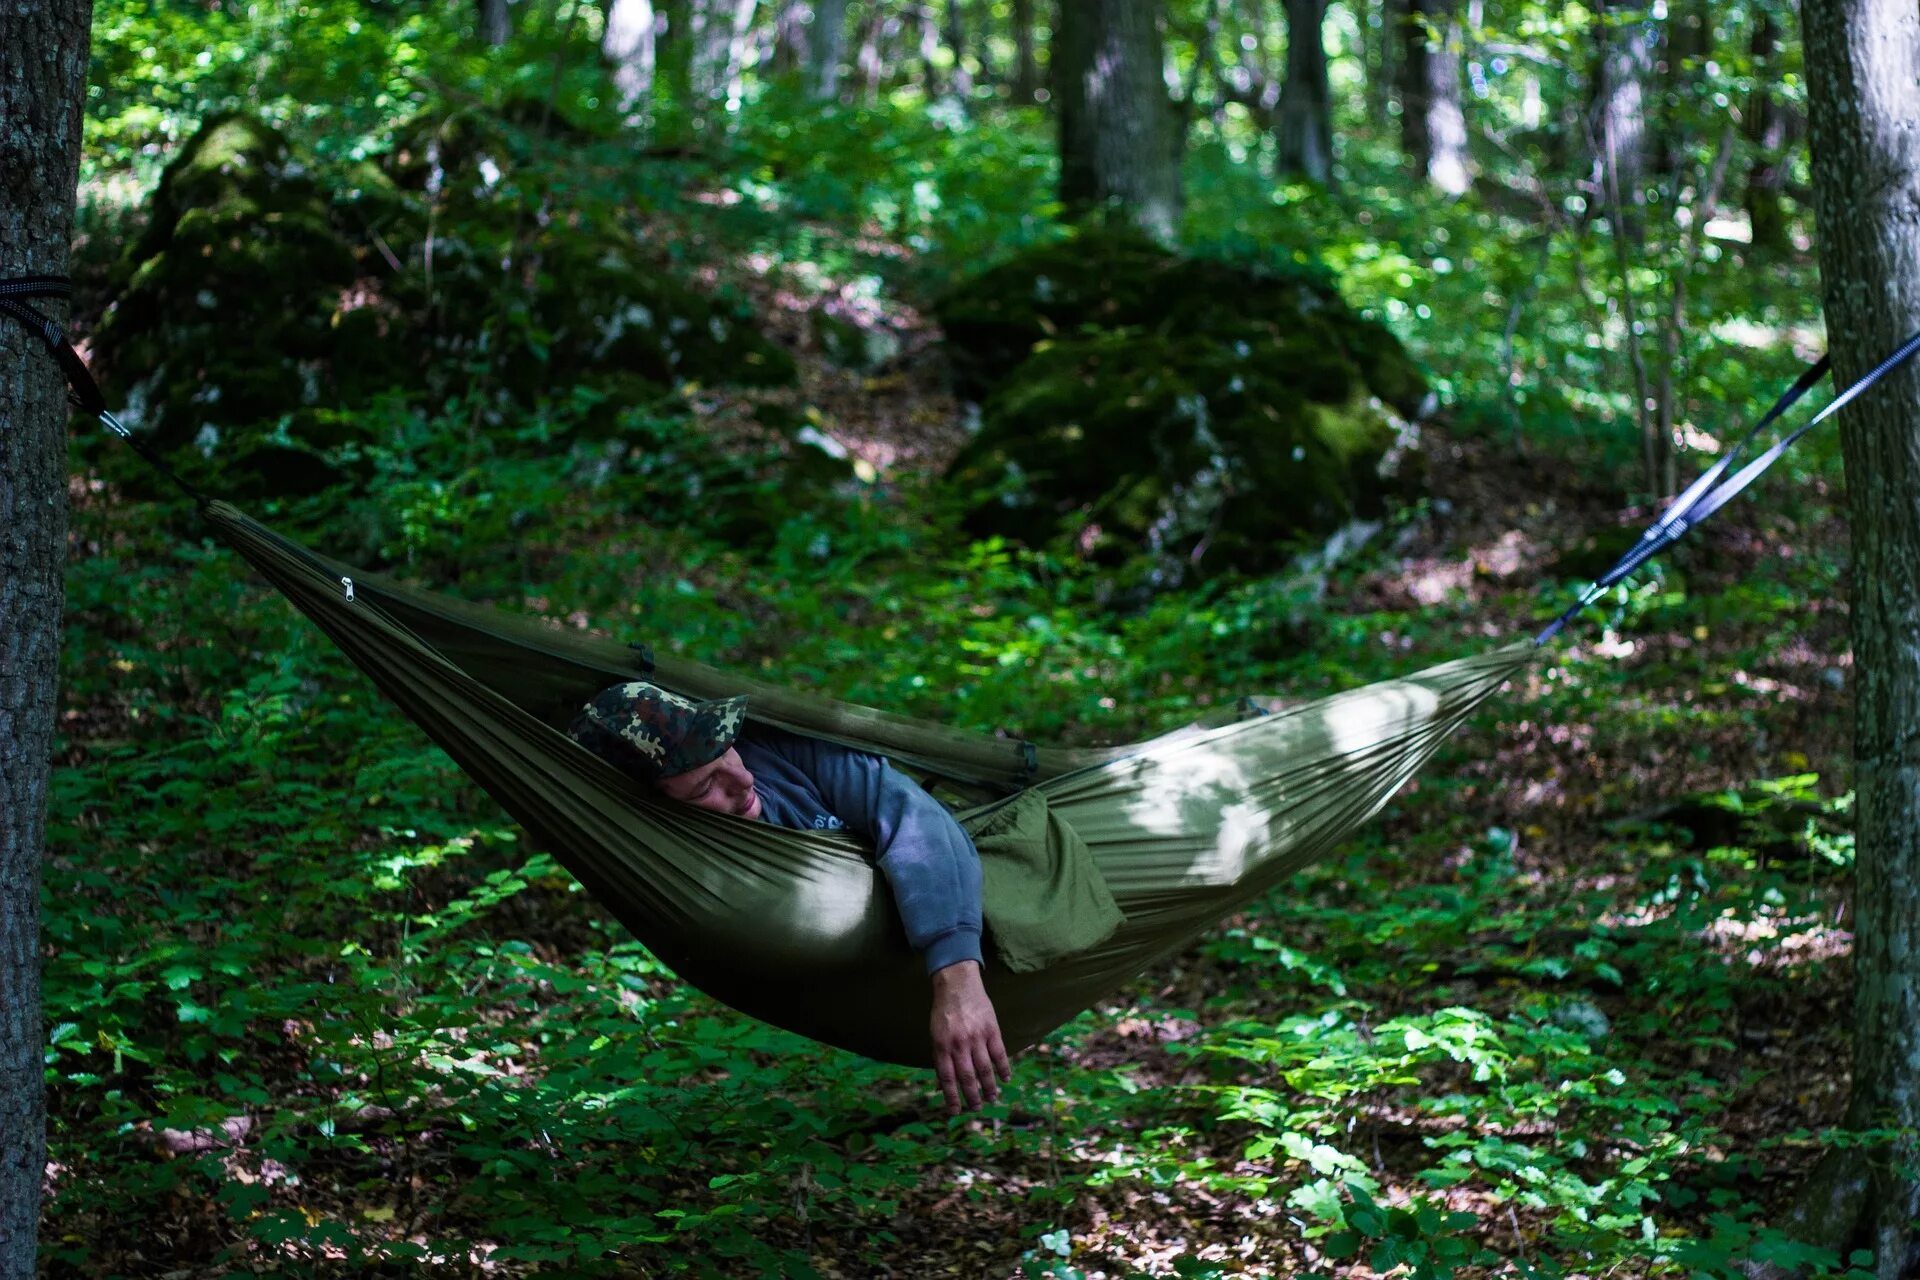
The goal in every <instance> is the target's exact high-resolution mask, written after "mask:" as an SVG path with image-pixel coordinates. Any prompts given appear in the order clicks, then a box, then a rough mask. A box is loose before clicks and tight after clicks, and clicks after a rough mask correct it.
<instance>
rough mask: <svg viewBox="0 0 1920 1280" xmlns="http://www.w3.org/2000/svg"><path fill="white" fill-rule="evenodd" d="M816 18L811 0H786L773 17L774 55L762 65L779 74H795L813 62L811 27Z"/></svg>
mask: <svg viewBox="0 0 1920 1280" xmlns="http://www.w3.org/2000/svg"><path fill="white" fill-rule="evenodd" d="M812 21H813V6H812V5H811V4H809V3H807V0H783V3H782V4H781V5H780V6H779V9H778V11H777V12H776V13H775V14H774V17H773V56H772V57H770V58H768V59H767V60H766V61H765V62H764V63H762V64H761V65H762V66H765V67H767V68H769V69H770V70H771V71H772V72H773V73H774V74H775V75H776V76H791V75H793V74H794V73H795V72H797V71H799V70H800V68H802V67H805V66H809V65H811V63H812V59H811V57H810V56H809V55H808V50H809V48H810V47H811V45H812V41H811V40H810V39H809V32H808V30H807V28H808V26H809V25H810V24H811V23H812Z"/></svg>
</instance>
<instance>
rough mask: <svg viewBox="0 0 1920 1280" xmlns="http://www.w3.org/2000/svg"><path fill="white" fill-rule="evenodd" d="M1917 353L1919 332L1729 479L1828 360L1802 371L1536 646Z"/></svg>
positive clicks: (1826, 367)
mask: <svg viewBox="0 0 1920 1280" xmlns="http://www.w3.org/2000/svg"><path fill="white" fill-rule="evenodd" d="M1916 353H1920V333H1916V334H1914V335H1913V336H1912V337H1910V338H1908V339H1907V340H1906V341H1905V342H1903V343H1901V344H1900V346H1899V347H1898V348H1897V349H1896V350H1895V351H1894V353H1893V354H1892V355H1890V356H1888V357H1887V358H1886V359H1884V360H1882V361H1881V362H1880V363H1879V364H1877V365H1875V366H1874V367H1873V368H1872V369H1871V370H1870V371H1868V372H1867V373H1866V374H1865V375H1864V376H1862V377H1861V379H1860V380H1859V381H1858V382H1856V383H1854V384H1853V385H1852V386H1850V387H1848V388H1847V389H1846V390H1844V391H1842V392H1841V393H1840V394H1839V395H1837V396H1835V397H1834V398H1833V399H1832V400H1831V401H1829V402H1828V403H1827V405H1826V407H1825V408H1823V409H1821V410H1820V412H1819V413H1816V414H1814V415H1813V417H1812V418H1810V419H1809V420H1808V421H1807V422H1806V423H1805V424H1804V425H1802V426H1800V427H1798V428H1796V429H1795V430H1793V431H1791V432H1789V433H1788V434H1786V435H1784V436H1782V437H1781V438H1780V439H1778V440H1776V441H1775V442H1774V443H1773V444H1772V445H1771V446H1769V447H1768V448H1767V450H1766V451H1765V452H1764V453H1761V454H1760V455H1758V456H1757V457H1755V458H1754V459H1752V460H1751V461H1750V462H1748V463H1747V464H1746V465H1745V466H1743V467H1741V468H1740V469H1739V470H1738V471H1736V472H1734V473H1733V474H1732V475H1730V476H1729V475H1727V471H1728V469H1729V468H1731V467H1732V466H1733V464H1734V463H1735V462H1737V461H1739V458H1740V455H1741V454H1742V453H1744V452H1745V451H1746V449H1747V447H1748V446H1749V445H1751V444H1752V443H1753V442H1754V440H1755V439H1757V438H1758V437H1759V435H1760V433H1761V432H1763V431H1765V430H1766V429H1767V428H1768V427H1770V426H1772V425H1773V423H1774V422H1775V421H1777V420H1778V419H1779V417H1780V415H1782V414H1784V413H1785V412H1786V411H1787V410H1788V409H1790V408H1792V407H1793V406H1794V405H1795V404H1797V403H1799V401H1800V399H1801V398H1802V397H1803V396H1805V395H1806V394H1807V392H1809V391H1811V390H1812V389H1813V387H1814V384H1816V383H1818V382H1819V381H1820V380H1821V379H1822V378H1824V377H1826V375H1827V372H1828V370H1829V369H1830V368H1831V367H1832V366H1831V362H1830V360H1829V358H1828V357H1827V356H1824V355H1823V356H1821V357H1820V358H1819V359H1818V360H1815V361H1814V362H1813V363H1812V364H1810V365H1808V366H1807V368H1806V370H1805V371H1804V372H1802V373H1801V375H1800V376H1799V377H1798V378H1796V379H1795V380H1794V383H1793V385H1792V386H1791V387H1788V388H1787V389H1786V391H1784V392H1783V393H1781V396H1780V398H1779V399H1778V400H1775V401H1774V402H1773V405H1772V407H1770V408H1769V409H1768V410H1767V411H1766V413H1765V414H1763V415H1762V416H1761V418H1760V421H1758V422H1756V423H1754V424H1753V426H1752V428H1750V429H1749V430H1748V431H1747V433H1746V434H1745V435H1743V436H1741V437H1740V439H1739V440H1738V441H1736V442H1735V444H1734V446H1733V448H1731V449H1729V450H1727V451H1726V452H1725V453H1724V454H1722V455H1721V456H1720V458H1719V460H1718V461H1716V462H1715V463H1714V464H1713V465H1712V466H1710V467H1708V468H1707V469H1706V470H1705V471H1703V472H1701V473H1700V476H1699V478H1698V479H1696V480H1695V481H1694V482H1693V483H1692V484H1690V485H1688V486H1687V487H1686V489H1685V491H1684V492H1682V493H1681V494H1680V496H1679V497H1677V498H1675V499H1674V500H1673V501H1672V502H1671V503H1669V504H1668V505H1667V509H1666V510H1665V511H1663V512H1661V513H1660V518H1659V519H1657V520H1655V521H1654V522H1653V523H1652V524H1650V525H1648V526H1647V528H1646V532H1644V533H1642V534H1641V535H1640V541H1638V542H1636V543H1635V544H1634V545H1633V546H1632V547H1630V548H1629V549H1628V550H1627V553H1626V554H1625V555H1623V556H1621V557H1620V559H1619V560H1618V561H1617V562H1616V563H1615V564H1614V566H1613V567H1612V568H1611V569H1609V570H1607V571H1606V572H1605V573H1604V574H1602V575H1601V576H1600V577H1599V578H1597V579H1595V580H1594V581H1593V582H1592V583H1591V584H1589V585H1588V586H1587V588H1586V590H1584V591H1582V592H1581V593H1580V597H1579V599H1577V600H1575V601H1574V602H1573V604H1572V605H1570V606H1568V608H1567V611H1566V612H1565V613H1562V614H1561V615H1560V616H1559V617H1558V618H1555V619H1554V620H1553V622H1552V623H1551V624H1549V625H1548V627H1547V628H1546V630H1544V631H1542V632H1541V633H1540V634H1539V635H1537V636H1535V637H1534V638H1533V642H1534V644H1536V645H1543V644H1545V643H1546V642H1547V641H1549V640H1551V639H1553V637H1554V636H1556V635H1558V634H1559V633H1560V630H1561V629H1562V628H1563V627H1565V626H1566V625H1567V624H1568V623H1569V622H1572V621H1573V620H1574V619H1575V618H1577V617H1579V616H1580V612H1581V611H1582V610H1583V609H1585V608H1586V607H1587V606H1588V605H1590V604H1592V603H1593V602H1594V601H1596V600H1598V599H1599V598H1600V597H1601V596H1603V595H1605V594H1606V593H1607V592H1608V591H1609V590H1611V589H1612V588H1613V587H1614V586H1616V585H1618V584H1619V583H1620V581H1621V580H1622V579H1624V578H1626V577H1627V576H1628V575H1629V574H1631V573H1632V572H1634V570H1636V569H1638V568H1639V567H1640V566H1641V565H1643V564H1645V563H1646V562H1647V561H1648V560H1651V559H1652V558H1653V557H1654V556H1656V555H1658V554H1660V553H1661V552H1662V551H1665V550H1666V549H1667V548H1668V547H1670V546H1672V545H1673V544H1674V543H1675V542H1678V541H1679V540H1680V538H1681V536H1682V535H1683V534H1685V533H1686V531H1687V530H1688V529H1691V528H1693V527H1694V526H1695V525H1697V524H1700V523H1701V522H1703V521H1704V520H1706V519H1707V517H1709V516H1711V515H1712V514H1713V513H1714V512H1716V511H1718V510H1719V509H1720V508H1722V507H1724V506H1726V505H1727V503H1729V502H1731V501H1732V500H1733V499H1734V498H1736V497H1738V496H1739V495H1740V492H1741V491H1742V490H1743V489H1745V488H1746V487H1747V486H1748V485H1750V484H1752V483H1753V482H1754V481H1755V480H1758V479H1759V478H1760V476H1761V475H1762V473H1764V472H1765V471H1766V470H1767V468H1768V467H1771V466H1772V465H1773V464H1774V463H1776V462H1778V461H1779V460H1780V457H1781V455H1782V454H1784V453H1786V451H1787V450H1788V449H1790V448H1792V447H1793V445H1794V443H1795V442H1796V441H1798V440H1799V439H1800V437H1801V436H1804V435H1806V434H1807V432H1809V431H1811V430H1813V429H1814V428H1815V427H1817V426H1819V425H1820V424H1821V423H1822V422H1824V421H1826V419H1828V418H1830V417H1832V416H1833V415H1834V414H1835V413H1838V412H1839V411H1840V410H1841V409H1843V408H1845V407H1846V406H1847V405H1849V404H1852V403H1853V402H1854V401H1855V400H1857V399H1859V398H1860V397H1861V396H1862V395H1864V394H1865V393H1866V392H1867V390H1868V389H1869V388H1871V387H1872V386H1873V385H1874V384H1875V383H1877V382H1879V381H1880V380H1881V379H1882V378H1884V377H1886V376H1887V375H1888V374H1890V373H1892V372H1893V371H1894V370H1896V369H1898V368H1899V367H1900V366H1901V365H1903V364H1905V363H1906V362H1907V361H1909V360H1911V359H1913V357H1914V355H1915V354H1916ZM1722 477H1725V478H1724V479H1723V478H1722Z"/></svg>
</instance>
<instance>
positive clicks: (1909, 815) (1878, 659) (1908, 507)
mask: <svg viewBox="0 0 1920 1280" xmlns="http://www.w3.org/2000/svg"><path fill="white" fill-rule="evenodd" d="M1801 21H1802V22H1803V24H1804V26H1805V42H1806V45H1805V48H1806V67H1807V89H1808V93H1807V105H1808V123H1809V129H1810V133H1811V142H1812V159H1813V204H1814V216H1815V220H1816V222H1817V224H1818V227H1819V233H1820V277H1821V293H1822V301H1823V304H1824V306H1825V309H1826V317H1827V335H1828V345H1829V348H1830V349H1831V351H1832V353H1833V375H1834V379H1835V381H1836V382H1837V383H1839V384H1842V385H1844V384H1846V383H1850V382H1852V381H1853V380H1854V379H1856V378H1858V377H1859V376H1860V375H1861V374H1863V373H1865V372H1866V371H1867V370H1868V369H1869V368H1871V367H1872V365H1873V364H1874V362H1875V361H1877V360H1878V359H1879V358H1880V357H1881V356H1883V355H1885V354H1886V353H1888V352H1890V351H1892V350H1893V349H1894V347H1895V346H1897V345H1898V344H1899V343H1900V342H1901V340H1903V339H1904V338H1905V337H1906V336H1907V335H1908V334H1909V333H1911V332H1913V330H1915V329H1916V328H1920V135H1917V134H1916V132H1915V130H1914V121H1916V120H1920V83H1916V81H1915V78H1914V68H1916V67H1920V10H1917V9H1916V8H1915V7H1914V5H1913V3H1912V0H1803V3H1802V6H1801ZM1840 441H1841V446H1842V449H1843V452H1844V457H1845V460H1846V471H1847V507H1848V523H1849V528H1850V530H1851V535H1852V539H1853V569H1852V577H1853V583H1854V589H1853V606H1852V627H1853V660H1854V670H1855V671H1856V672H1858V684H1857V686H1856V689H1857V692H1856V695H1855V700H1856V710H1855V715H1856V717H1857V719H1856V723H1855V726H1854V757H1855V786H1856V795H1857V802H1856V803H1857V808H1856V810H1855V833H1856V840H1857V854H1856V856H1857V858H1858V862H1857V864H1856V868H1855V877H1856V885H1855V891H1854V899H1853V901H1854V911H1855V915H1854V925H1853V931H1854V943H1853V967H1854V1002H1853V1022H1854V1037H1853V1092H1852V1096H1851V1099H1850V1102H1849V1105H1848V1110H1847V1124H1848V1126H1849V1127H1852V1128H1869V1127H1873V1128H1881V1127H1885V1128H1893V1129H1900V1130H1904V1131H1905V1134H1906V1136H1905V1137H1903V1138H1901V1139H1899V1140H1897V1141H1895V1142H1894V1143H1892V1144H1891V1145H1890V1146H1889V1147H1882V1148H1879V1149H1875V1150H1861V1149H1857V1148H1856V1149H1851V1150H1844V1149H1843V1150H1838V1151H1835V1152H1832V1153H1830V1154H1829V1156H1828V1158H1827V1160H1826V1161H1825V1162H1824V1163H1823V1168H1822V1169H1821V1170H1820V1171H1819V1173H1818V1174H1817V1175H1816V1181H1815V1184H1814V1188H1813V1194H1812V1195H1811V1196H1810V1197H1809V1198H1808V1200H1807V1201H1806V1202H1805V1203H1804V1204H1803V1206H1802V1215H1801V1218H1800V1222H1799V1225H1801V1226H1802V1227H1803V1228H1812V1230H1811V1231H1810V1233H1809V1234H1810V1236H1811V1237H1812V1238H1813V1242H1814V1243H1819V1244H1827V1245H1831V1246H1836V1247H1839V1248H1841V1249H1842V1250H1846V1249H1850V1248H1852V1247H1854V1246H1856V1245H1864V1246H1865V1247H1868V1248H1871V1249H1872V1250H1873V1253H1874V1258H1875V1262H1874V1270H1875V1273H1876V1274H1877V1275H1878V1276H1879V1277H1881V1280H1896V1277H1898V1276H1901V1275H1903V1274H1906V1271H1905V1268H1906V1267H1907V1265H1908V1263H1909V1262H1910V1261H1911V1258H1910V1256H1909V1251H1910V1249H1911V1247H1912V1245H1913V1243H1914V1241H1913V1225H1912V1224H1913V1222H1914V1219H1915V1218H1916V1216H1920V1180H1916V1179H1915V1177H1914V1175H1913V1173H1912V1170H1913V1169H1914V1167H1915V1166H1916V1164H1920V1141H1916V1140H1915V1138H1914V1137H1913V1134H1914V1132H1915V1131H1916V1130H1920V910H1917V909H1916V904H1917V903H1920V374H1916V373H1915V372H1914V371H1913V369H1912V368H1911V367H1909V368H1908V369H1907V370H1905V371H1903V372H1901V373H1899V374H1896V375H1894V376H1892V377H1891V378H1889V379H1888V380H1887V384H1886V386H1885V389H1884V390H1881V391H1877V392H1875V393H1874V394H1872V395H1869V396H1867V397H1865V398H1863V399H1862V400H1861V401H1860V402H1859V403H1858V404H1856V405H1854V406H1852V407H1850V408H1848V409H1846V410H1844V411H1843V412H1842V415H1841V424H1840ZM1903 1166H1904V1170H1905V1172H1902V1167H1903Z"/></svg>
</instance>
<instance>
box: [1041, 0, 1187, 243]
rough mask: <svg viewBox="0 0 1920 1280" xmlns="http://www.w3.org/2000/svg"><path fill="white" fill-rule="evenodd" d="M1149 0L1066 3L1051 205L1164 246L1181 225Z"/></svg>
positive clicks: (1170, 121)
mask: <svg viewBox="0 0 1920 1280" xmlns="http://www.w3.org/2000/svg"><path fill="white" fill-rule="evenodd" d="M1158 9H1159V6H1158V5H1157V4H1155V3H1153V0H1065V2H1064V3H1062V4H1061V6H1060V16H1059V19H1058V24H1057V25H1056V26H1055V28H1054V35H1053V65H1054V89H1055V93H1056V95H1057V96H1058V99H1059V120H1060V202H1061V203H1062V204H1063V205H1065V206H1066V208H1067V209H1068V210H1069V212H1072V213H1076V214H1077V213H1086V212H1090V211H1095V210H1107V211H1109V212H1113V213H1118V214H1119V215H1120V216H1122V217H1125V218H1127V219H1128V220H1130V221H1132V222H1133V223H1134V224H1135V225H1137V226H1139V227H1140V228H1141V229H1143V230H1145V231H1146V232H1147V233H1148V234H1150V235H1153V236H1156V237H1158V238H1160V239H1162V240H1169V241H1170V240H1172V239H1174V237H1175V236H1176V235H1177V234H1178V232H1179V226H1180V165H1179V157H1178V155H1177V154H1176V153H1175V134H1174V118H1173V106H1172V104H1171V103H1170V102H1169V101H1168V99H1167V89H1166V83H1165V81H1164V80H1163V79H1162V68H1161V61H1162V57H1161V42H1160V27H1159V23H1158V21H1157V18H1158V12H1157V11H1158Z"/></svg>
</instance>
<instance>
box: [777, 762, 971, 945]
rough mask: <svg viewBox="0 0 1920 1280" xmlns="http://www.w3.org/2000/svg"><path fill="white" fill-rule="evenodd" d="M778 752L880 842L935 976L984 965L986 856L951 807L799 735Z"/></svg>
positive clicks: (891, 771)
mask: <svg viewBox="0 0 1920 1280" xmlns="http://www.w3.org/2000/svg"><path fill="white" fill-rule="evenodd" d="M778 749H779V750H780V751H781V753H782V754H783V755H785V756H787V757H788V759H790V760H791V761H792V762H793V763H794V764H795V765H796V766H797V767H799V768H800V769H802V770H804V771H805V772H806V773H807V774H808V775H809V776H810V777H811V778H812V779H813V781H814V784H815V785H816V786H817V787H819V788H820V798H821V799H822V800H824V801H826V803H827V807H828V808H829V809H831V810H832V811H833V813H834V814H835V816H837V817H838V818H839V819H840V820H841V821H842V822H844V823H846V824H847V829H848V830H849V831H852V832H854V833H856V834H858V835H861V836H864V837H866V838H867V839H869V840H871V841H873V845H874V849H875V852H876V855H877V861H878V864H879V867H880V870H881V872H882V874H884V875H885V876H886V877H887V883H888V884H889V885H890V886H891V887H892V889H893V897H894V901H895V902H896V903H897V904H898V906H899V908H900V918H901V920H902V921H903V922H905V924H906V927H907V941H908V942H909V943H910V944H912V946H913V949H914V950H915V951H918V952H920V953H921V954H922V955H923V956H924V957H925V959H926V963H927V972H928V973H934V972H937V971H938V970H941V969H944V968H946V967H947V966H948V965H951V964H958V963H959V962H961V961H962V960H979V959H980V855H979V853H978V852H976V851H975V849H974V847H973V841H972V839H971V838H969V837H968V835H967V833H966V832H965V831H964V830H962V829H961V826H960V824H959V823H958V822H955V821H954V820H953V815H952V814H951V813H948V812H947V810H946V807H945V806H944V805H942V804H941V803H940V802H939V801H938V800H935V799H934V798H933V797H932V796H930V795H928V794H927V793H926V791H925V790H924V789H922V788H921V786H920V785H919V784H918V783H916V782H915V781H914V780H913V779H911V778H909V777H907V776H905V775H904V774H902V773H900V772H899V771H898V770H897V769H895V768H893V767H892V766H891V765H889V764H888V763H887V762H886V761H885V760H884V759H882V758H881V757H879V756H876V755H870V754H868V753H867V752H864V751H853V750H849V749H848V748H846V747H842V746H839V745H838V744H836V743H831V742H821V741H819V740H818V739H814V738H801V737H796V736H793V735H786V736H784V737H783V738H782V740H781V741H780V742H779V744H778Z"/></svg>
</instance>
